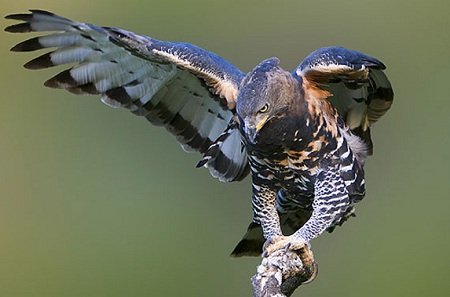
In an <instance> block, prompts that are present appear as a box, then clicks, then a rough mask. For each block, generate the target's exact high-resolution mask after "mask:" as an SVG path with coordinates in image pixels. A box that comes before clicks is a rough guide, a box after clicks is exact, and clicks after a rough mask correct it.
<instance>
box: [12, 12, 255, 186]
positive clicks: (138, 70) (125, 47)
mask: <svg viewBox="0 0 450 297" xmlns="http://www.w3.org/2000/svg"><path fill="white" fill-rule="evenodd" d="M6 18H7V19H14V20H20V21H24V22H23V23H19V24H15V25H11V26H9V27H7V28H6V29H5V30H6V31H8V32H13V33H24V32H39V31H57V32H56V33H53V34H50V35H45V36H40V37H34V38H31V39H29V40H26V41H24V42H22V43H19V44H17V45H16V46H14V47H13V48H12V49H11V50H12V51H18V52H24V51H35V50H40V49H43V48H52V47H55V48H56V50H54V51H52V52H49V53H46V54H43V55H41V56H39V57H38V58H35V59H33V60H31V61H29V62H28V63H26V64H25V67H26V68H28V69H42V68H48V67H52V66H56V65H63V64H72V65H73V66H72V67H71V68H70V69H67V70H64V71H62V72H61V73H59V74H57V75H56V76H54V77H52V78H50V79H49V80H47V81H46V82H45V85H46V86H48V87H51V88H61V89H66V90H68V91H70V92H72V93H75V94H98V95H100V96H101V100H102V101H103V102H104V103H105V104H107V105H109V106H112V107H122V108H126V109H128V110H130V111H131V112H133V113H134V114H136V115H139V116H143V117H145V118H147V119H148V120H149V121H150V122H151V123H153V124H155V125H162V126H164V127H165V128H166V129H167V130H168V131H169V132H171V133H172V134H174V135H175V136H176V137H177V140H178V142H180V144H181V145H182V146H183V148H184V149H185V150H187V151H192V150H194V151H199V152H200V153H203V154H204V158H203V160H202V161H200V162H199V166H205V167H208V168H209V170H210V172H211V174H212V175H213V176H214V177H217V178H219V179H220V180H221V181H234V180H241V179H242V178H244V177H245V176H246V175H247V174H248V171H249V170H248V162H247V155H246V151H245V149H243V147H242V145H243V144H242V143H241V136H240V134H239V129H238V127H237V125H238V123H237V122H236V119H235V118H236V116H235V105H236V98H237V94H238V87H239V84H240V81H241V80H242V78H243V76H244V74H243V73H242V72H241V71H240V70H239V69H237V68H236V67H234V66H233V65H232V64H230V63H229V62H227V61H226V60H224V59H223V58H221V57H219V56H217V55H215V54H213V53H211V52H208V51H206V50H204V49H201V48H199V47H196V46H194V45H191V44H185V43H175V42H164V41H159V40H156V39H153V38H150V37H146V36H140V35H137V34H134V33H131V32H128V31H125V30H122V29H118V28H109V27H98V26H95V25H90V24H85V23H79V22H74V21H71V20H69V19H66V18H63V17H60V16H57V15H55V14H53V13H50V12H46V11H41V10H31V13H29V14H13V15H9V16H7V17H6Z"/></svg>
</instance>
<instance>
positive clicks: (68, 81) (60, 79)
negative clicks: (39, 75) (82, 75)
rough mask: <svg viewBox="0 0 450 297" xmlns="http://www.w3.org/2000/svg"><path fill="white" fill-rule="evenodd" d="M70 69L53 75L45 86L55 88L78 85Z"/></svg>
mask: <svg viewBox="0 0 450 297" xmlns="http://www.w3.org/2000/svg"><path fill="white" fill-rule="evenodd" d="M70 70H71V69H67V70H64V71H62V72H60V73H58V74H57V75H55V76H53V77H52V78H50V79H49V80H47V81H46V82H45V83H44V86H46V87H49V88H55V89H63V88H70V87H76V86H77V85H78V83H77V82H76V81H75V80H74V79H73V77H72V75H71V74H70Z"/></svg>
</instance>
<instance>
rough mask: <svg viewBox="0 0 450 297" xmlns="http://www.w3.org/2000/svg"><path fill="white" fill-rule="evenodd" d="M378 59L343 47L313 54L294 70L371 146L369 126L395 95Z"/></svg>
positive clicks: (371, 147) (388, 105)
mask: <svg viewBox="0 0 450 297" xmlns="http://www.w3.org/2000/svg"><path fill="white" fill-rule="evenodd" d="M385 68H386V67H385V66H384V64H383V63H382V62H380V61H379V60H377V59H375V58H373V57H370V56H367V55H365V54H362V53H359V52H357V51H353V50H349V49H345V48H342V47H324V48H320V49H318V50H316V51H314V52H312V53H311V54H310V55H309V56H307V57H306V58H305V59H304V60H303V61H302V62H301V63H300V65H299V66H298V67H297V68H296V69H295V73H294V75H297V76H299V77H301V78H302V79H303V80H304V81H307V82H308V83H309V84H310V85H312V86H313V88H312V89H316V90H319V92H322V91H323V92H322V94H325V96H328V95H330V93H331V96H330V97H329V98H328V99H329V100H330V101H331V102H332V104H333V105H334V106H335V107H336V109H337V110H338V112H339V114H340V115H341V116H342V118H343V119H344V120H345V121H346V123H347V125H348V126H349V127H350V129H351V130H352V131H353V133H354V134H356V135H358V136H359V137H361V138H362V139H363V140H364V142H365V143H366V144H367V145H368V149H369V150H368V152H369V154H371V153H372V149H373V145H372V141H371V139H370V129H369V128H370V126H371V125H372V124H373V123H375V122H376V121H377V120H378V119H379V118H380V117H381V116H383V115H384V114H385V113H386V112H387V111H388V109H389V108H390V107H391V105H392V101H393V99H394V93H393V91H392V87H391V84H390V82H389V80H388V79H387V77H386V75H385V74H384V72H383V70H384V69H385Z"/></svg>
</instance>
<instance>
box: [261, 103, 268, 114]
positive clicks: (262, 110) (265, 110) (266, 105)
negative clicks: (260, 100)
mask: <svg viewBox="0 0 450 297" xmlns="http://www.w3.org/2000/svg"><path fill="white" fill-rule="evenodd" d="M268 110H269V103H266V104H264V106H263V107H261V109H260V110H259V112H260V113H265V112H267V111H268Z"/></svg>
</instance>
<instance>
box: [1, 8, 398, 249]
mask: <svg viewBox="0 0 450 297" xmlns="http://www.w3.org/2000/svg"><path fill="white" fill-rule="evenodd" d="M6 18H8V19H14V20H20V21H23V22H22V23H19V24H15V25H11V26H9V27H7V28H6V29H5V30H6V31H8V32H13V33H22V32H40V31H54V32H55V33H52V34H49V35H45V36H40V37H34V38H31V39H29V40H26V41H24V42H22V43H19V44H17V45H16V46H14V47H13V48H12V51H19V52H21V51H35V50H40V49H44V48H56V49H55V50H54V51H51V52H49V53H45V54H43V55H41V56H39V57H38V58H35V59H33V60H31V61H30V62H28V63H26V64H25V67H26V68H29V69H42V68H49V67H52V66H56V65H64V64H72V67H71V68H70V69H67V70H64V71H62V72H61V73H59V74H57V75H56V76H54V77H52V78H50V79H49V80H47V81H46V82H45V85H46V86H48V87H51V88H62V89H66V90H68V91H70V92H72V93H75V94H94V95H100V96H101V100H102V102H103V103H105V104H107V105H109V106H111V107H121V108H125V109H128V110H130V111H131V112H132V113H134V114H135V115H138V116H141V117H144V118H146V119H147V120H148V121H150V122H151V123H152V124H155V125H160V126H164V127H165V128H166V129H167V130H168V131H169V132H170V133H172V134H174V135H175V136H176V138H177V140H178V142H179V143H180V144H181V145H182V147H183V148H184V149H185V150H187V151H198V152H200V153H201V154H203V158H202V159H201V160H200V162H199V163H198V164H197V166H198V167H207V168H208V169H209V170H210V173H211V175H212V176H214V177H216V178H218V179H219V180H221V181H224V182H230V181H238V180H242V179H243V178H245V177H246V176H247V175H248V174H249V173H251V178H252V190H253V195H252V206H253V220H252V223H251V224H250V226H249V228H248V231H247V233H246V234H245V236H244V238H243V239H242V240H241V241H240V242H239V243H238V245H237V246H236V248H235V249H234V251H233V253H232V255H234V256H242V255H259V254H261V252H262V251H263V244H264V242H266V245H265V248H266V250H268V251H270V250H274V249H279V248H283V247H285V246H286V245H289V246H291V247H292V246H297V247H301V246H303V245H305V244H308V243H309V242H310V241H311V240H312V239H314V238H316V237H317V236H319V235H320V234H321V233H322V232H324V231H325V230H328V231H332V230H333V229H334V228H335V227H336V226H339V225H341V224H342V223H343V222H344V221H346V220H347V219H348V218H349V217H350V216H352V215H353V212H354V204H355V203H356V202H358V201H359V200H361V199H362V198H363V197H364V194H365V187H364V162H365V160H366V158H367V156H368V155H371V154H372V151H373V144H372V141H371V136H370V127H371V126H372V124H373V123H375V122H376V121H377V120H378V119H379V118H380V117H381V116H382V115H384V114H385V113H386V111H387V110H388V109H389V108H390V106H391V104H392V101H393V91H392V88H391V85H390V83H389V81H388V79H387V77H386V75H385V74H384V72H383V70H384V69H385V66H384V65H383V63H381V62H380V61H378V60H377V59H375V58H373V57H370V56H367V55H365V54H362V53H359V52H356V51H353V50H349V49H345V48H342V47H325V48H321V49H318V50H316V51H314V52H313V53H311V54H310V55H309V56H308V57H306V58H305V59H304V60H303V61H302V62H301V63H300V65H299V66H298V67H297V68H296V69H295V70H294V71H293V72H288V71H285V70H283V69H282V68H281V67H280V66H279V61H278V59H277V58H269V59H267V60H265V61H263V62H261V63H260V64H259V65H257V66H256V67H255V68H254V69H253V70H252V71H250V72H249V73H244V72H242V71H240V70H239V69H238V68H236V67H235V66H233V65H232V64H231V63H229V62H228V61H226V60H224V59H223V58H221V57H219V56H217V55H216V54H213V53H211V52H208V51H206V50H204V49H201V48H199V47H197V46H194V45H191V44H187V43H178V42H166V41H160V40H156V39H153V38H150V37H147V36H141V35H137V34H134V33H132V32H129V31H125V30H122V29H118V28H111V27H99V26H95V25H91V24H85V23H79V22H75V21H72V20H69V19H66V18H63V17H60V16H57V15H55V14H53V13H50V12H46V11H42V10H31V13H27V14H13V15H9V16H7V17H6Z"/></svg>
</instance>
